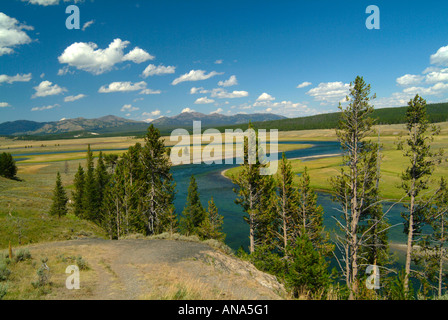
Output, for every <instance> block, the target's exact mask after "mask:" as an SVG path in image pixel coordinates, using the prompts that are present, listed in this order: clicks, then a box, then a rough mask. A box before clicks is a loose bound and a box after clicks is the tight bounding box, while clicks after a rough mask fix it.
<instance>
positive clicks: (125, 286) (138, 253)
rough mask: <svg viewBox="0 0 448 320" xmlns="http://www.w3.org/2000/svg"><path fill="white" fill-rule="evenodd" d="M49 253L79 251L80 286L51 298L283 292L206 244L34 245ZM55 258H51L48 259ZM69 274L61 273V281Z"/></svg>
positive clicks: (277, 295)
mask: <svg viewBox="0 0 448 320" xmlns="http://www.w3.org/2000/svg"><path fill="white" fill-rule="evenodd" d="M29 248H30V251H31V252H41V253H45V254H46V255H49V256H50V257H56V256H58V255H59V256H60V255H61V254H64V255H66V256H68V255H81V256H82V257H83V259H85V260H86V261H87V262H88V264H89V266H90V268H91V269H90V270H89V271H81V275H80V276H81V290H67V289H66V288H65V285H64V286H63V285H59V286H57V288H56V289H55V290H53V293H52V294H51V296H50V297H49V298H50V299H95V300H110V299H114V300H116V299H119V300H136V299H151V300H154V299H248V300H258V299H263V300H268V299H281V298H282V297H284V290H283V287H282V286H281V285H280V284H279V283H278V282H277V281H276V280H275V278H274V277H272V276H270V275H267V274H264V273H262V272H260V271H258V270H256V269H255V268H254V267H253V266H252V265H251V264H249V263H247V262H244V261H241V260H240V259H237V258H235V257H233V256H229V255H227V254H224V253H222V252H219V251H216V250H214V249H212V248H211V247H210V246H208V245H207V244H205V243H200V242H185V241H175V240H120V241H108V240H101V239H85V240H74V241H65V242H54V243H46V244H38V245H33V246H30V247H29ZM50 260H51V258H50ZM66 277H67V275H61V276H60V277H59V279H60V280H59V282H61V281H65V279H66Z"/></svg>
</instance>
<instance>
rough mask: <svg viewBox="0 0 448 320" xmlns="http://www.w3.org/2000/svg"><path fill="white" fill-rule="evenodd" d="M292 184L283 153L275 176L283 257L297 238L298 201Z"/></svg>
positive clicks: (288, 164)
mask: <svg viewBox="0 0 448 320" xmlns="http://www.w3.org/2000/svg"><path fill="white" fill-rule="evenodd" d="M293 183H294V174H293V172H292V168H291V163H290V162H289V161H288V159H286V156H285V153H283V154H282V160H281V162H280V164H279V173H278V175H277V186H278V195H277V201H276V202H277V212H278V219H279V227H280V228H279V232H278V238H279V242H278V246H279V250H280V252H282V253H283V255H286V251H287V248H288V246H289V245H291V241H293V240H294V239H296V238H297V236H298V217H297V210H298V204H299V199H298V197H297V189H296V188H295V187H294V184H293Z"/></svg>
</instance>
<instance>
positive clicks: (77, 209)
mask: <svg viewBox="0 0 448 320" xmlns="http://www.w3.org/2000/svg"><path fill="white" fill-rule="evenodd" d="M74 184H75V190H74V191H73V192H72V195H73V202H74V205H73V206H74V214H75V215H76V216H77V217H80V218H85V217H84V212H85V210H84V205H83V204H84V202H83V201H84V200H83V199H84V169H83V168H82V166H81V164H80V165H79V167H78V171H77V172H76V175H75V181H74Z"/></svg>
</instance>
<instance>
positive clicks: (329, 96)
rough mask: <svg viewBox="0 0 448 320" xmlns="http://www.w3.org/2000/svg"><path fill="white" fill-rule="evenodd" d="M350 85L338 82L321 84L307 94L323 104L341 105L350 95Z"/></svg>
mask: <svg viewBox="0 0 448 320" xmlns="http://www.w3.org/2000/svg"><path fill="white" fill-rule="evenodd" d="M349 89H350V84H348V83H342V82H340V81H338V82H325V83H320V84H319V85H318V86H317V87H315V88H313V89H311V90H309V91H308V92H307V93H306V94H307V95H309V96H311V97H313V98H314V100H316V101H321V102H323V103H339V101H341V100H342V99H344V98H345V97H346V96H347V95H348V94H349Z"/></svg>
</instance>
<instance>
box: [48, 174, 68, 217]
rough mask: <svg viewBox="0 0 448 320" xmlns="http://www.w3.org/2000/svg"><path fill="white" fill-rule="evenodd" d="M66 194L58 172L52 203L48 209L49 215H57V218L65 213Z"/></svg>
mask: <svg viewBox="0 0 448 320" xmlns="http://www.w3.org/2000/svg"><path fill="white" fill-rule="evenodd" d="M67 202H68V198H67V194H66V193H65V190H64V187H63V186H62V182H61V175H60V173H59V172H58V173H57V176H56V186H55V188H54V191H53V203H52V205H51V209H50V215H52V216H58V217H59V218H60V217H62V216H65V215H67V211H68V209H67Z"/></svg>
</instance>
